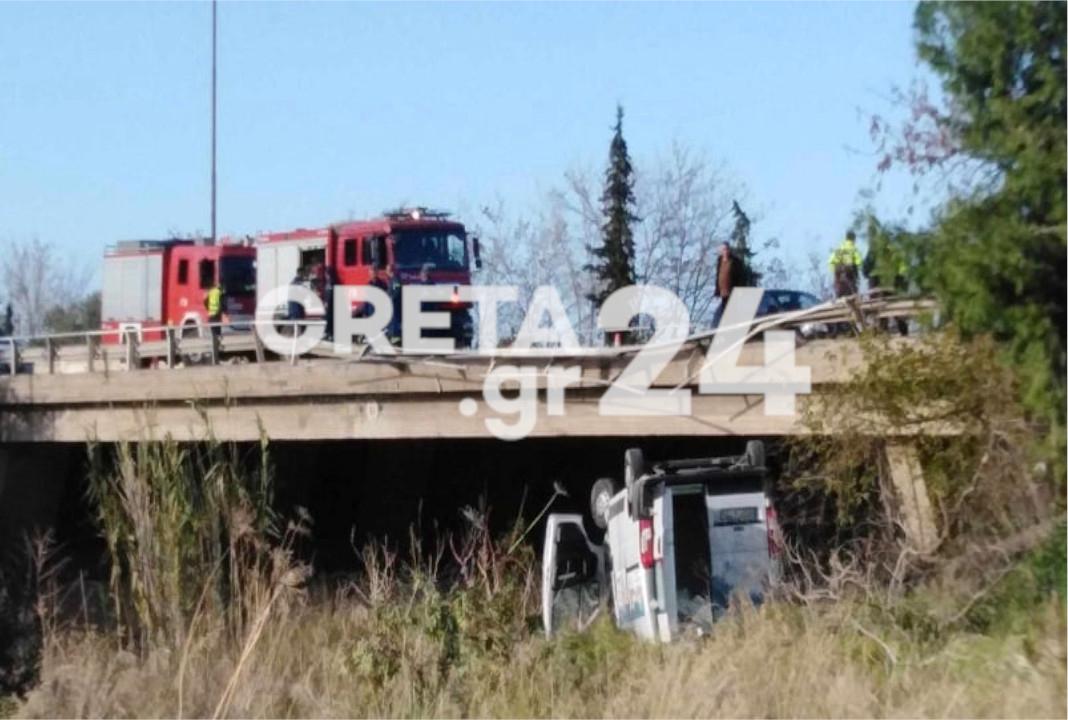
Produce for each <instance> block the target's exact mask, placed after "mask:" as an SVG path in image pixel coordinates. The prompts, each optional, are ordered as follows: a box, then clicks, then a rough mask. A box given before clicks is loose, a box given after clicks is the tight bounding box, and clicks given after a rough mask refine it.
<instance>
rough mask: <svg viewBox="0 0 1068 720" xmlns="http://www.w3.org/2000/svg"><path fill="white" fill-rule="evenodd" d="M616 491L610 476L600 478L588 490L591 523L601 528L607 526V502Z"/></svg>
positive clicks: (614, 483)
mask: <svg viewBox="0 0 1068 720" xmlns="http://www.w3.org/2000/svg"><path fill="white" fill-rule="evenodd" d="M617 492H618V489H617V488H616V482H615V480H613V479H612V478H600V479H599V480H598V481H597V482H595V483H594V484H593V489H592V490H590V515H591V516H592V517H593V523H594V524H595V525H596V526H597V527H599V528H601V529H602V530H604V529H605V528H607V527H608V503H609V502H610V501H611V500H612V496H613V495H615V494H616V493H617Z"/></svg>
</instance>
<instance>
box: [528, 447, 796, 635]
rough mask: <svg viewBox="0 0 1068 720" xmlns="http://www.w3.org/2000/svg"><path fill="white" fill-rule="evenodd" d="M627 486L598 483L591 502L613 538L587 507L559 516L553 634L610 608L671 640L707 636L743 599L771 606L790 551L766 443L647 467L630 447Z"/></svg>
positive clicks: (550, 609) (552, 548)
mask: <svg viewBox="0 0 1068 720" xmlns="http://www.w3.org/2000/svg"><path fill="white" fill-rule="evenodd" d="M623 474H624V483H623V487H622V488H618V487H617V485H616V483H615V482H614V481H613V480H610V479H601V480H598V481H597V482H596V483H595V484H594V486H593V491H592V493H591V498H590V509H591V514H592V516H593V520H594V522H595V523H596V524H597V525H598V527H601V528H603V529H604V530H605V538H604V543H603V544H597V543H594V542H591V541H590V539H589V536H588V535H587V533H586V530H585V528H584V526H583V518H582V516H581V515H577V514H568V515H564V514H553V515H550V516H549V517H548V520H547V525H546V530H545V546H544V551H543V556H542V619H543V621H544V624H545V631H546V633H547V634H548V635H552V634H553V632H554V631H556V630H558V629H561V628H562V627H564V626H565V625H572V626H576V627H579V628H581V627H583V626H584V625H585V624H587V623H588V622H589V621H590V620H591V619H592V618H593V617H594V616H595V615H596V614H597V612H599V610H600V608H602V607H604V606H605V605H606V604H607V605H610V606H611V610H612V612H613V614H614V616H615V622H616V624H617V625H618V626H619V627H621V628H626V629H629V630H631V631H633V632H634V633H636V634H637V635H638V636H640V637H642V638H647V639H650V640H660V641H664V642H667V641H670V640H672V639H674V638H676V637H678V636H679V635H680V634H681V633H683V632H686V631H687V630H692V631H694V632H698V633H699V632H704V631H707V630H708V629H710V628H711V625H712V623H713V621H714V620H715V619H716V618H718V617H719V616H720V615H721V614H722V613H723V612H724V610H726V608H727V607H728V605H729V603H730V602H731V601H732V600H736V599H738V598H741V597H744V598H747V599H748V600H749V601H751V602H753V603H760V602H761V601H762V600H763V598H764V594H765V592H766V591H767V588H768V585H769V583H771V582H773V581H774V580H775V579H776V578H777V577H778V574H779V560H778V554H779V549H780V547H781V544H780V536H779V528H778V524H777V522H776V518H775V511H774V508H773V507H772V505H771V502H770V500H769V495H768V490H767V470H766V468H765V461H764V445H763V443H761V442H759V441H752V442H750V443H749V444H748V445H747V447H746V452H745V454H744V455H738V456H727V457H711V458H695V459H689V460H669V461H664V462H656V463H652V464H651V465H650V466H649V467H648V468H647V467H646V463H645V459H644V455H643V453H642V451H641V450H639V449H630V450H627V451H626V454H625V458H624V473H623Z"/></svg>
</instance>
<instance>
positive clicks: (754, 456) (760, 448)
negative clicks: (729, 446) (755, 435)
mask: <svg viewBox="0 0 1068 720" xmlns="http://www.w3.org/2000/svg"><path fill="white" fill-rule="evenodd" d="M764 462H765V456H764V442H763V441H762V440H750V441H749V442H747V443H746V444H745V463H746V465H748V466H749V467H754V468H762V467H765V465H764Z"/></svg>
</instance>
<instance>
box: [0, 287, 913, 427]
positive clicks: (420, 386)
mask: <svg viewBox="0 0 1068 720" xmlns="http://www.w3.org/2000/svg"><path fill="white" fill-rule="evenodd" d="M852 309H853V310H856V309H857V308H852ZM859 309H860V311H862V312H864V313H866V316H865V317H866V318H867V320H868V321H873V320H875V319H878V318H883V319H885V318H887V317H890V318H892V317H899V316H902V315H906V316H910V315H915V314H917V313H918V312H921V311H924V310H926V309H929V307H928V304H926V303H923V302H922V301H921V302H917V301H895V302H892V303H886V302H883V303H881V304H879V305H877V306H874V311H873V309H872V307H867V308H866V307H864V306H860V308H859ZM849 311H850V308H847V307H845V306H841V305H839V306H837V307H830V308H827V309H824V310H819V311H817V313H816V314H815V315H814V314H813V313H811V312H808V313H805V314H804V316H803V317H797V316H795V317H786V318H782V317H779V318H769V319H767V320H765V321H763V323H762V324H761V325H760V326H758V327H755V328H753V330H752V332H751V333H750V336H751V338H754V339H751V340H750V341H749V342H746V343H745V344H744V346H743V347H742V349H741V352H740V357H739V358H738V361H737V364H738V365H739V366H743V367H744V366H752V367H759V366H762V365H763V363H764V361H765V350H766V349H765V347H764V343H763V341H762V340H761V339H759V338H760V337H761V336H762V335H761V334H762V333H763V332H764V331H766V330H769V329H776V328H780V327H792V326H796V325H798V324H799V323H800V322H801V321H807V322H813V321H819V322H825V323H826V322H829V321H831V320H838V321H845V322H849V321H850V319H851V315H850V314H849ZM874 316H877V317H874ZM858 317H859V316H858ZM251 335H252V334H251V333H248V334H246V335H245V336H244V337H239V338H236V339H235V338H231V339H229V340H228V341H227V342H228V343H229V345H230V346H231V348H233V347H236V346H237V345H238V344H240V343H245V344H250V343H252V342H253V340H252V338H251ZM224 338H225V336H224ZM709 341H710V338H709V337H708V336H703V337H697V338H694V339H692V340H690V341H688V342H686V343H684V344H683V345H682V346H681V347H680V348H678V350H677V352H676V351H675V349H672V350H671V354H670V355H668V356H666V357H664V358H663V367H662V368H660V369H659V371H658V372H656V374H655V376H653V377H645V378H644V379H643V382H645V383H647V384H648V386H649V387H651V388H682V389H688V390H690V391H692V392H691V405H692V407H691V412H690V413H689V414H687V415H678V416H648V415H645V416H643V415H627V414H624V415H612V416H606V415H603V414H601V413H600V412H598V410H599V406H600V402H601V399H602V397H603V396H604V394H605V393H606V391H607V390H608V388H609V387H611V386H612V385H613V383H614V382H615V381H616V380H617V379H618V378H619V377H620V375H621V374H622V373H623V372H624V371H625V370H626V368H627V367H628V366H629V365H630V364H631V362H632V361H633V360H634V357H635V354H636V352H637V351H638V348H615V349H603V350H600V351H594V352H587V353H580V354H574V355H566V354H562V355H558V356H553V355H551V352H552V351H542V352H540V353H539V352H535V353H532V354H523V353H513V354H512V355H511V356H508V355H505V356H504V357H500V356H499V357H494V358H488V357H484V356H480V355H477V354H473V353H466V354H456V355H449V356H440V357H425V356H422V357H420V356H375V355H366V354H359V353H358V354H357V355H354V356H345V357H330V358H325V357H321V355H323V354H328V353H326V352H325V350H324V349H322V348H320V349H319V353H318V355H320V357H317V356H316V354H311V355H309V356H307V357H304V358H293V359H292V360H291V361H284V360H282V361H279V360H276V361H275V362H245V361H243V359H241V358H238V359H235V360H234V361H232V362H229V363H227V362H222V363H220V364H217V365H201V366H191V367H169V366H171V365H173V364H174V358H175V357H176V356H179V355H180V354H181V353H184V352H189V351H190V348H191V347H192V346H191V345H190V346H188V347H177V348H176V347H175V344H174V342H173V341H168V342H166V343H163V347H161V348H149V350H151V351H152V352H161V353H163V354H164V355H165V356H166V357H167V358H168V361H167V362H165V363H163V364H161V365H160V366H159V367H156V368H153V369H149V370H136V371H135V370H134V369H135V368H139V367H140V366H141V363H140V362H134V363H130V362H128V363H126V365H125V366H124V365H123V364H122V363H121V362H110V363H109V362H102V363H101V362H98V363H96V364H95V365H94V364H93V363H89V364H88V365H87V366H83V367H82V368H81V370H82V371H81V372H71V371H69V368H68V371H66V372H57V371H56V364H55V356H56V354H57V352H56V350H55V349H54V348H52V347H49V348H48V353H47V354H48V358H47V359H48V362H47V363H44V364H36V363H35V365H34V368H35V369H39V370H38V371H37V372H33V373H15V374H10V375H7V376H3V377H0V444H4V443H14V442H19V443H23V442H28V443H49V442H85V441H87V440H97V441H102V442H113V441H136V440H147V439H160V438H163V437H165V436H167V435H169V436H171V437H172V438H174V439H176V440H198V439H202V438H203V437H204V436H205V434H206V432H207V429H208V427H209V426H210V428H211V432H212V434H213V435H214V436H215V437H216V438H217V439H220V440H233V441H250V440H257V439H259V438H260V437H261V436H262V435H266V436H267V437H268V438H270V439H273V440H343V439H362V438H368V439H370V438H381V439H386V438H388V439H409V438H411V439H414V438H480V437H492V435H491V433H490V432H489V430H488V429H487V424H486V421H487V420H488V419H491V418H495V417H499V418H501V419H502V420H505V421H510V419H509V418H508V417H502V416H500V415H499V414H498V413H497V412H495V411H494V410H492V409H491V408H489V407H488V406H487V403H485V402H483V401H482V393H483V381H484V380H485V378H486V376H487V374H488V373H490V372H492V371H493V370H494V369H496V368H499V367H500V366H501V365H505V364H507V365H511V366H515V367H517V368H520V369H521V370H525V371H527V372H529V373H531V374H533V375H535V376H536V378H537V380H536V382H537V384H538V388H539V392H538V395H537V414H536V416H537V420H536V422H535V424H534V427H533V429H532V431H531V432H530V435H531V436H534V437H558V436H559V437H563V436H588V437H593V436H694V435H709V436H785V435H794V434H798V433H804V432H805V428H804V426H803V424H802V423H801V421H800V417H801V415H802V413H803V411H804V409H805V408H806V407H808V406H810V405H811V404H812V403H814V402H820V396H821V393H822V392H823V391H825V390H826V388H827V387H828V386H831V385H834V384H836V383H841V382H843V381H845V380H846V379H848V378H849V377H851V376H854V375H855V374H856V373H857V372H859V371H860V370H861V369H862V366H863V362H864V360H863V357H862V354H861V352H860V348H859V346H858V344H857V341H856V340H855V339H851V338H843V339H818V340H812V341H805V340H804V339H803V338H801V337H800V336H798V347H797V348H796V352H795V358H794V363H795V364H796V365H798V366H803V367H807V368H809V370H810V374H811V384H812V390H813V393H812V394H811V395H808V396H804V395H802V396H799V397H798V398H797V412H796V413H795V414H793V415H791V416H781V415H774V414H767V413H766V412H765V408H764V402H763V396H762V395H759V394H755V393H754V394H748V393H744V392H743V393H737V394H716V395H709V394H700V393H699V392H698V376H699V372H700V368H701V367H702V365H703V363H704V361H705V356H706V353H707V352H708V344H709ZM189 342H191V343H194V344H195V343H200V344H203V343H204V342H210V341H205V340H204V339H195V340H191V341H189ZM897 342H902V343H908V342H910V340H908V339H904V338H902V339H899V340H897ZM86 345H87V343H85V342H80V343H78V345H77V346H76V347H77V348H78V349H82V348H85V347H86ZM88 345H89V350H88V352H89V353H90V355H89V357H90V359H92V358H93V349H92V344H91V343H88ZM193 349H198V350H202V348H200V346H199V345H197V348H193ZM142 350H143V349H142ZM118 351H119V352H123V349H122V348H118ZM125 352H126V353H127V360H130V359H133V358H134V356H135V353H134V350H133V349H129V348H127V350H126V351H125ZM506 352H507V351H506ZM773 352H776V351H773ZM26 354H27V355H28V354H29V353H26ZM210 356H211V357H217V354H211V355H210ZM137 357H138V358H141V357H143V353H141V354H139V355H137ZM253 357H260V358H262V357H263V353H262V350H261V351H260V352H258V353H257V354H256V355H255V356H253ZM105 359H106V358H105ZM120 359H121V358H120ZM239 360H240V361H239ZM45 368H47V370H48V371H50V372H45V371H44V370H45ZM550 368H558V369H561V368H574V372H576V373H577V375H576V378H577V379H576V380H575V381H572V382H569V384H568V386H567V388H566V391H563V394H562V398H563V413H562V414H561V413H552V412H550V407H549V403H548V402H547V398H548V393H547V392H546V390H547V388H548V387H551V386H553V385H554V380H553V379H552V378H551V376H550V373H549V372H548V370H549V369H550ZM465 399H466V400H465ZM462 401H464V402H465V408H464V409H465V410H467V411H468V412H466V413H464V412H461V411H460V409H461V402H462ZM472 401H474V404H472ZM472 409H473V412H472Z"/></svg>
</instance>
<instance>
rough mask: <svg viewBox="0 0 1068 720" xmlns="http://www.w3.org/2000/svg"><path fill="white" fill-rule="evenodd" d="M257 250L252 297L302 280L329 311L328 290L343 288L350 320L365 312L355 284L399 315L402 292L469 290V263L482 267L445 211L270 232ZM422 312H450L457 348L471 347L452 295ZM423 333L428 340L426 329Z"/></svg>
mask: <svg viewBox="0 0 1068 720" xmlns="http://www.w3.org/2000/svg"><path fill="white" fill-rule="evenodd" d="M469 245H470V247H469ZM256 249H257V261H256V271H257V278H256V279H257V287H258V295H257V300H262V298H264V296H265V295H267V293H269V292H271V291H273V290H275V289H277V288H281V287H287V286H293V285H294V284H297V283H300V284H303V285H305V286H306V287H308V288H310V289H311V290H313V291H314V292H315V293H316V294H317V295H319V297H320V298H321V299H322V300H323V305H324V307H325V308H327V309H328V311H329V308H331V307H332V304H331V303H330V302H329V301H328V297H327V295H328V291H329V289H330V288H331V287H333V286H334V285H344V286H348V287H350V288H351V290H350V291H349V292H350V294H349V305H350V308H351V311H352V312H353V313H354V315H357V314H359V313H362V312H364V311H365V310H367V309H368V308H366V307H365V302H364V298H363V297H362V296H361V293H360V290H359V288H360V287H361V286H368V285H376V286H378V287H379V288H380V289H382V290H384V291H386V292H387V293H389V295H390V296H391V298H392V300H393V304H394V311H395V312H396V313H399V312H400V288H401V287H403V286H405V285H412V284H431V285H452V286H454V287H457V288H458V287H459V286H461V285H470V283H471V265H472V264H473V265H474V267H476V268H478V267H481V264H482V263H481V260H480V259H479V245H478V239H477V238H471V240H470V243H469V242H468V237H467V232H466V230H465V228H464V226H463V225H462V224H461V223H458V222H455V221H452V220H450V219H449V213H446V212H441V211H434V210H428V209H426V208H422V207H420V208H411V209H400V210H394V211H390V212H386V213H383V215H382V217H380V218H375V219H372V220H360V221H351V222H342V223H337V224H334V225H330V226H328V227H324V228H318V229H311V230H309V229H298V230H293V231H291V232H279V233H268V234H265V235H261V236H259V237H258V238H257V243H256ZM263 309H264V308H260V310H261V311H262V310H263ZM425 309H428V310H448V311H450V312H451V314H452V323H451V326H450V328H449V329H448V333H449V334H450V335H451V336H452V337H454V338H455V339H456V341H457V344H458V345H461V346H466V345H469V344H470V341H471V337H472V321H471V314H470V309H471V305H470V303H461V302H460V301H459V299H458V297H457V298H456V299H454V300H453V301H452V302H450V303H449V304H448V307H447V308H425ZM286 312H287V308H286V307H285V306H283V305H281V304H279V305H276V307H275V308H274V313H275V315H276V316H284V315H285V314H286ZM308 316H309V317H311V316H313V313H308ZM397 327H399V325H398V326H397ZM424 332H426V333H427V334H428V335H429V334H430V332H431V331H424Z"/></svg>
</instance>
